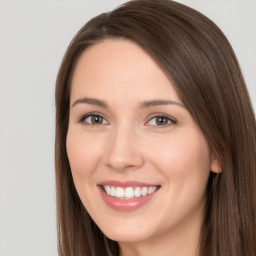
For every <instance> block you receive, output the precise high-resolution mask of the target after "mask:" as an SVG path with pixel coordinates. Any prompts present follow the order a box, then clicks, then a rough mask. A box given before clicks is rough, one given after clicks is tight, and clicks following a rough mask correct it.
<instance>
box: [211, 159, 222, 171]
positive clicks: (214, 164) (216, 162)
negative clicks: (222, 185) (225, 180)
mask: <svg viewBox="0 0 256 256" xmlns="http://www.w3.org/2000/svg"><path fill="white" fill-rule="evenodd" d="M211 172H214V173H221V172H222V168H221V165H220V161H219V159H218V157H217V156H215V155H213V156H212V161H211Z"/></svg>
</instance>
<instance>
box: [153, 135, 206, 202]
mask: <svg viewBox="0 0 256 256" xmlns="http://www.w3.org/2000/svg"><path fill="white" fill-rule="evenodd" d="M158 145H159V147H158V150H156V151H155V154H152V153H151V156H150V157H149V158H151V159H152V162H153V164H154V165H155V166H156V167H157V169H158V170H159V171H160V172H161V173H162V175H163V176H164V177H165V181H166V184H167V187H169V188H170V190H171V191H172V193H173V194H172V195H174V196H179V197H180V196H181V195H183V196H184V199H185V198H188V199H189V198H191V196H192V195H195V194H198V196H200V195H202V194H203V193H204V191H205V188H206V184H207V181H208V177H209V173H210V152H209V147H208V144H207V142H206V139H205V138H204V136H203V135H202V134H201V133H195V132H193V134H191V133H189V132H186V133H185V132H182V133H181V134H178V133H177V134H175V136H173V137H170V139H168V140H165V141H164V142H161V141H160V142H159V143H158ZM148 153H149V154H150V152H148Z"/></svg>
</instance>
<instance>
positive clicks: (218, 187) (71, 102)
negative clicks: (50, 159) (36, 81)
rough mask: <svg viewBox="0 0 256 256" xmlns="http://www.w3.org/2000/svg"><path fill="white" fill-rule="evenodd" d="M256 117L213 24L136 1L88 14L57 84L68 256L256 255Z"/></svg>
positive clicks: (181, 10) (62, 243)
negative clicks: (95, 14) (92, 14)
mask: <svg viewBox="0 0 256 256" xmlns="http://www.w3.org/2000/svg"><path fill="white" fill-rule="evenodd" d="M255 154H256V131H255V116H254V113H253V110H252V106H251V103H250V99H249V95H248V92H247V89H246V86H245V83H244V80H243V77H242V74H241V71H240V68H239V64H238V62H237V59H236V57H235V54H234V52H233V50H232V48H231V46H230V44H229V42H228V41H227V39H226V37H225V36H224V35H223V33H222V32H221V31H220V29H219V28H218V27H216V25H215V24H213V23H212V22H211V21H210V20H209V19H208V18H206V17H205V16H203V15H202V14H200V13H199V12H197V11H195V10H193V9H191V8H189V7H186V6H184V5H182V4H178V3H176V2H173V1H168V0H161V1H155V0H154V1H153V0H138V1H131V2H128V3H126V4H124V5H122V6H120V7H119V8H117V9H115V10H114V11H112V12H110V13H104V14H101V15H99V16H97V17H95V18H93V19H92V20H91V21H89V22H88V23H87V24H86V25H85V26H84V27H83V28H82V29H81V30H80V31H79V32H78V34H77V35H76V36H75V38H74V39H73V41H72V42H71V44H70V46H69V48H68V50H67V52H66V55H65V57H64V59H63V62H62V65H61V67H60V71H59V74H58V78H57V85H56V180H57V204H58V232H59V234H58V235H59V253H60V255H63V256H64V255H65V256H67V255H69V256H70V255H76V256H78V255H81V256H82V255H123V256H126V255H175V256H179V255H186V256H190V255H191V256H192V255H193V256H195V255H212V256H217V255H218V256H222V255H223V256H226V255H232V256H238V255H241V256H242V255H243V256H244V255H246V256H254V255H255V251H256V246H255V240H256V232H255V230H256V222H255V217H256V216H255V215H256V214H255V209H256V197H255V195H256V193H255V187H256V172H255V169H256V166H255V165H256V164H255V162H256V160H255Z"/></svg>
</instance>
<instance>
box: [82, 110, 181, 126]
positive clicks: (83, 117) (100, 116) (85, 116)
mask: <svg viewBox="0 0 256 256" xmlns="http://www.w3.org/2000/svg"><path fill="white" fill-rule="evenodd" d="M92 116H95V117H99V118H102V119H103V120H106V118H104V117H103V116H102V115H101V114H99V113H97V112H90V113H87V114H85V115H82V116H81V117H80V118H79V120H78V122H79V123H82V122H84V121H85V119H86V118H88V117H92ZM154 118H164V119H167V121H168V124H163V125H149V124H147V123H149V122H150V121H151V120H153V119H154ZM85 123H86V122H85ZM107 123H108V124H109V122H108V121H107ZM172 124H177V120H176V119H174V118H173V117H171V116H169V115H166V114H162V113H159V114H158V113H155V114H154V116H152V117H150V119H149V121H147V122H146V123H145V125H146V126H156V127H166V126H168V125H172ZM86 125H106V124H102V123H101V124H92V123H86Z"/></svg>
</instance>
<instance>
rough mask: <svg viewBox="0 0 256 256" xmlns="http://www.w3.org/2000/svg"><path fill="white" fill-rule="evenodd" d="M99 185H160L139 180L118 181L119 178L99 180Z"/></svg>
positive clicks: (124, 186)
mask: <svg viewBox="0 0 256 256" xmlns="http://www.w3.org/2000/svg"><path fill="white" fill-rule="evenodd" d="M98 185H100V186H107V185H108V186H114V187H123V188H126V187H156V186H159V185H157V184H150V183H144V182H139V181H134V180H130V181H117V180H105V181H102V182H99V183H98Z"/></svg>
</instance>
